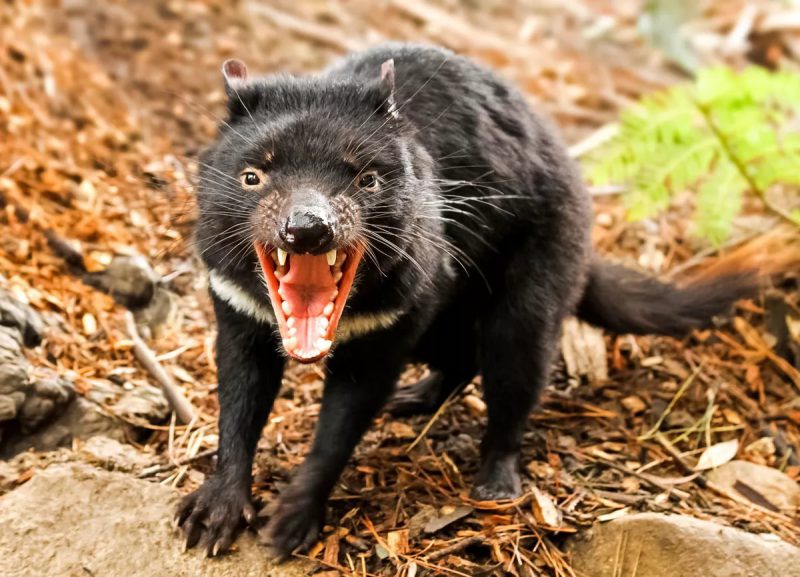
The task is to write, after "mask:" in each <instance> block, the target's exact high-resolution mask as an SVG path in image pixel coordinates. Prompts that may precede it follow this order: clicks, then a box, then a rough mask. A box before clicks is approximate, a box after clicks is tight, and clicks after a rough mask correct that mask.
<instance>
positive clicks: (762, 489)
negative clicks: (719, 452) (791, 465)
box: [708, 461, 800, 517]
mask: <svg viewBox="0 0 800 577" xmlns="http://www.w3.org/2000/svg"><path fill="white" fill-rule="evenodd" d="M708 480H709V481H713V482H714V483H716V484H717V485H720V486H721V487H724V488H725V489H729V490H732V491H736V490H737V482H741V483H744V484H745V485H747V486H748V487H750V488H751V489H755V490H756V491H757V492H758V493H760V494H761V495H762V496H763V497H765V498H766V499H767V501H769V502H770V503H772V504H773V505H775V506H776V507H777V508H779V509H780V510H781V512H783V513H786V514H787V515H789V516H790V517H794V516H795V514H796V513H797V512H798V511H800V484H799V483H797V481H795V480H794V479H792V478H791V477H790V476H789V475H786V474H784V473H781V472H780V471H778V470H777V469H773V468H772V467H765V466H764V465H756V464H755V463H751V462H749V461H730V462H729V463H725V464H724V465H722V466H720V467H717V468H716V469H714V470H713V471H710V472H709V473H708ZM745 496H747V495H746V494H745Z"/></svg>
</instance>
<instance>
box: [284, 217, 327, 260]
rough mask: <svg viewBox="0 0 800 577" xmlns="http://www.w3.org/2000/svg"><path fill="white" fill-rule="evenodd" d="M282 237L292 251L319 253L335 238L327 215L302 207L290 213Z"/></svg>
mask: <svg viewBox="0 0 800 577" xmlns="http://www.w3.org/2000/svg"><path fill="white" fill-rule="evenodd" d="M280 237H281V239H282V240H283V242H285V243H286V244H287V245H288V247H289V248H290V249H291V251H292V252H296V253H305V252H311V253H319V252H323V251H324V250H325V249H327V247H328V245H330V243H331V241H332V240H333V227H331V224H330V221H329V220H328V218H326V216H325V215H323V214H321V213H319V212H314V211H312V210H310V209H301V210H297V211H295V212H293V213H292V214H290V215H289V217H288V218H287V219H286V222H285V223H284V225H283V229H282V230H281V231H280Z"/></svg>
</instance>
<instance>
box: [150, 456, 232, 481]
mask: <svg viewBox="0 0 800 577" xmlns="http://www.w3.org/2000/svg"><path fill="white" fill-rule="evenodd" d="M216 454H217V450H216V449H207V450H205V451H201V452H199V453H197V454H196V455H194V456H192V457H186V458H185V459H179V460H177V461H170V462H169V463H164V464H163V465H153V466H152V467H147V468H146V469H144V470H142V472H141V473H139V475H138V477H139V479H146V478H148V477H153V476H155V475H158V474H159V473H165V472H167V471H171V470H172V469H174V468H176V467H180V466H182V465H188V464H190V463H194V462H195V461H199V460H200V459H205V458H206V457H213V456H214V455H216Z"/></svg>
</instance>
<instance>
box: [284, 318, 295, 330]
mask: <svg viewBox="0 0 800 577" xmlns="http://www.w3.org/2000/svg"><path fill="white" fill-rule="evenodd" d="M296 324H297V319H296V318H294V317H289V318H288V319H286V326H287V327H289V328H292V327H294V325H296Z"/></svg>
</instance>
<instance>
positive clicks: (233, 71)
mask: <svg viewBox="0 0 800 577" xmlns="http://www.w3.org/2000/svg"><path fill="white" fill-rule="evenodd" d="M222 78H223V79H224V81H225V92H227V93H228V94H229V95H230V94H231V93H234V92H236V91H237V90H239V88H241V87H242V86H244V84H245V82H247V66H246V65H245V63H244V62H242V61H241V60H238V59H236V58H231V59H229V60H226V61H225V62H223V63H222Z"/></svg>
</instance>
